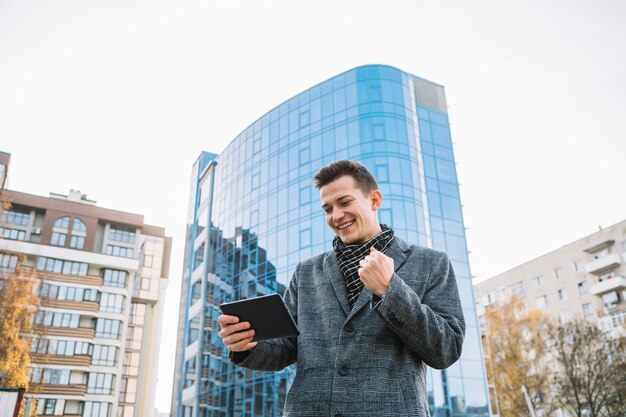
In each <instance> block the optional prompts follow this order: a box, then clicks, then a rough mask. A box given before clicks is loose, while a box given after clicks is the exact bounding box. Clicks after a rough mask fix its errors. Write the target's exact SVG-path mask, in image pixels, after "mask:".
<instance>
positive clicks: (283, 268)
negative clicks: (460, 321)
mask: <svg viewBox="0 0 626 417" xmlns="http://www.w3.org/2000/svg"><path fill="white" fill-rule="evenodd" d="M339 159H352V160H356V161H359V162H361V163H363V164H364V165H366V166H367V167H368V168H369V169H370V170H371V172H372V173H373V174H374V175H375V176H376V178H377V180H378V183H379V186H380V190H381V192H382V194H383V205H382V208H381V210H380V211H379V213H380V221H381V223H385V224H387V225H389V226H390V227H392V228H393V229H394V230H395V232H396V233H397V234H398V235H399V236H401V237H403V238H404V239H406V240H407V241H409V242H412V243H417V244H419V245H422V246H427V247H432V248H435V249H439V250H443V251H445V252H447V253H448V255H449V257H450V259H451V260H452V263H453V265H454V268H455V272H456V275H457V280H458V287H459V292H460V295H461V299H462V303H463V307H464V312H465V318H466V322H467V333H466V338H465V343H464V348H463V355H462V357H461V359H460V360H459V361H458V362H457V363H456V364H454V365H453V366H452V367H450V368H448V369H447V370H445V371H439V370H429V375H428V381H429V386H428V390H429V391H428V397H429V400H430V406H431V410H430V411H431V415H434V416H449V417H450V416H452V417H456V416H488V415H489V410H488V403H489V401H488V398H487V383H486V377H485V372H484V364H483V359H482V352H481V346H480V335H479V329H478V324H477V322H476V312H475V309H474V295H473V291H472V285H471V274H470V268H469V263H468V255H467V248H466V242H465V232H464V230H465V229H464V224H463V216H462V211H461V202H460V198H459V187H458V181H457V176H456V169H455V162H454V153H453V149H452V142H451V137H450V128H449V121H448V116H447V107H446V104H445V95H444V90H443V87H441V86H439V85H437V84H433V83H431V82H428V81H425V80H423V79H420V78H418V77H415V76H413V75H411V74H408V73H405V72H403V71H400V70H399V69H396V68H393V67H388V66H381V65H370V66H364V67H358V68H355V69H352V70H350V71H347V72H345V73H343V74H340V75H338V76H336V77H334V78H332V79H330V80H327V81H325V82H323V83H321V84H318V85H317V86H315V87H313V88H311V89H309V90H307V91H304V92H303V93H301V94H299V95H297V96H295V97H293V98H291V99H290V100H288V101H286V102H284V103H283V104H281V105H279V106H278V107H276V108H274V109H272V110H271V111H270V112H268V113H267V114H265V115H264V116H263V117H261V118H260V119H258V120H257V121H256V122H255V123H253V124H252V125H251V126H249V127H248V128H247V129H245V130H244V131H243V132H242V133H241V134H240V135H239V136H238V137H237V138H235V139H234V140H233V141H232V142H231V143H230V144H229V146H228V147H227V148H226V149H225V150H224V152H222V153H221V154H220V155H214V154H209V153H202V154H201V155H200V157H199V158H198V160H197V162H196V164H195V165H194V168H193V178H192V184H191V192H190V203H189V214H188V233H187V242H186V252H185V270H184V277H183V287H182V289H183V292H182V298H183V299H182V300H181V314H180V320H181V324H180V331H179V335H178V357H177V365H176V380H175V385H174V393H173V397H174V399H173V410H172V411H173V413H178V415H181V416H192V417H196V416H202V417H204V416H278V415H281V411H282V404H283V401H284V397H285V394H286V390H287V388H288V386H289V383H290V381H291V379H292V377H293V372H294V371H295V370H294V369H291V368H290V369H287V370H285V371H282V372H279V373H262V372H254V371H249V370H245V369H241V368H236V367H233V366H232V365H231V364H230V362H229V361H228V358H227V352H226V349H225V348H223V345H222V342H221V340H220V339H219V336H218V334H217V332H218V331H219V326H218V324H217V317H218V316H219V314H220V313H219V309H218V308H217V306H218V305H219V304H221V303H222V302H225V301H231V300H235V299H240V298H246V297H250V296H254V295H260V294H266V293H270V292H279V293H282V292H283V291H284V288H285V286H286V285H287V284H288V282H289V279H290V277H291V274H292V273H293V271H294V269H295V266H296V264H297V263H298V262H299V261H300V260H303V259H306V258H308V257H310V256H313V255H315V254H318V253H320V252H324V251H327V250H330V249H332V245H331V242H332V239H333V237H334V235H333V233H332V231H331V230H330V229H329V228H328V227H327V226H326V224H325V220H324V215H323V212H322V210H321V208H320V202H319V192H318V191H317V190H316V189H315V188H314V187H313V183H312V180H311V178H312V177H313V175H314V174H315V173H316V172H317V171H318V170H319V169H320V168H321V167H322V166H324V165H327V164H329V163H330V162H333V161H336V160H339Z"/></svg>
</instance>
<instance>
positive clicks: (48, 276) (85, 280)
mask: <svg viewBox="0 0 626 417" xmlns="http://www.w3.org/2000/svg"><path fill="white" fill-rule="evenodd" d="M21 271H22V272H23V273H24V274H26V275H28V276H36V277H37V278H41V279H43V280H45V281H56V282H66V283H68V284H83V285H94V286H98V287H101V286H102V277H99V276H93V275H87V276H84V275H64V274H57V273H54V272H48V271H35V269H34V268H33V267H29V266H22V267H21Z"/></svg>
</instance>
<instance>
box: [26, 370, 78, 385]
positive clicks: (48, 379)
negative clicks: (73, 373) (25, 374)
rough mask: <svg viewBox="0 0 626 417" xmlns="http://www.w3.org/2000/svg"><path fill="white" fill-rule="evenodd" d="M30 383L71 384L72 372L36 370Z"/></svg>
mask: <svg viewBox="0 0 626 417" xmlns="http://www.w3.org/2000/svg"><path fill="white" fill-rule="evenodd" d="M30 381H31V382H33V383H35V384H54V385H67V384H69V383H70V370H69V369H42V368H34V369H33V373H32V374H31V376H30Z"/></svg>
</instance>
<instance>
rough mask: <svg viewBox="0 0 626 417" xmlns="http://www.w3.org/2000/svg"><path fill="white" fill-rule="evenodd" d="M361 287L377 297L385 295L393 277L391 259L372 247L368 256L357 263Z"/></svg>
mask: <svg viewBox="0 0 626 417" xmlns="http://www.w3.org/2000/svg"><path fill="white" fill-rule="evenodd" d="M359 265H360V266H361V267H360V268H359V278H361V281H363V285H365V287H367V289H369V290H370V291H371V292H373V293H374V294H376V295H377V296H379V297H382V296H383V295H385V293H386V292H387V290H388V289H389V284H390V283H391V278H392V277H393V258H390V257H389V256H387V255H385V254H384V253H382V252H381V251H379V250H376V248H374V247H373V246H372V248H371V249H370V254H369V255H367V256H366V257H365V258H364V259H362V260H361V261H360V262H359Z"/></svg>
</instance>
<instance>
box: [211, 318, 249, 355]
mask: <svg viewBox="0 0 626 417" xmlns="http://www.w3.org/2000/svg"><path fill="white" fill-rule="evenodd" d="M217 321H218V322H219V324H220V327H221V328H222V330H220V337H221V338H222V340H223V341H224V344H225V345H226V349H228V350H229V351H231V352H245V351H246V350H250V349H252V348H253V347H255V346H256V345H257V343H258V342H253V341H252V337H253V336H254V330H252V329H250V323H249V322H247V321H244V322H242V323H239V317H236V316H227V315H225V314H222V315H221V316H219V317H218V318H217Z"/></svg>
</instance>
